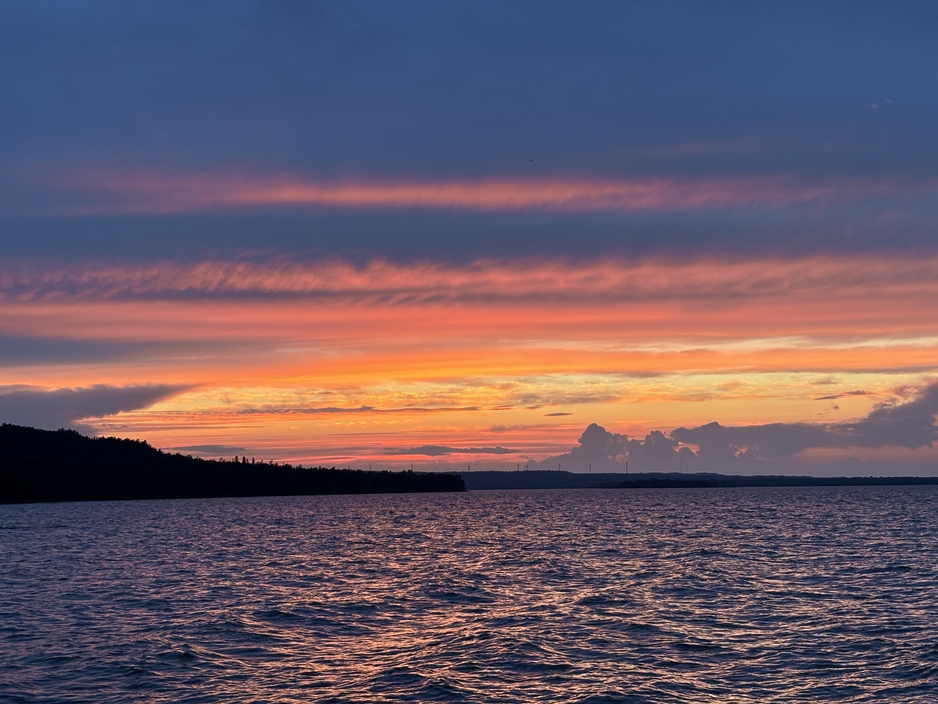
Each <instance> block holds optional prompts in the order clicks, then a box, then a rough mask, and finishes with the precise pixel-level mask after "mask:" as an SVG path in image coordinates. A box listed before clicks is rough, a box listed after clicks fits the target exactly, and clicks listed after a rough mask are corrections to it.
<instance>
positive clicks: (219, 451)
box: [166, 445, 245, 457]
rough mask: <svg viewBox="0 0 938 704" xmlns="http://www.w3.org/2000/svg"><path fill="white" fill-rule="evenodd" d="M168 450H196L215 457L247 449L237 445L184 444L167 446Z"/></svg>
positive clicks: (198, 452) (183, 451)
mask: <svg viewBox="0 0 938 704" xmlns="http://www.w3.org/2000/svg"><path fill="white" fill-rule="evenodd" d="M166 449H167V450H171V451H173V452H182V453H186V452H195V453H197V454H201V455H211V456H213V457H219V456H227V455H230V454H231V453H234V454H239V453H241V452H244V451H245V448H243V447H239V446H237V445H183V446H182V447H167V448H166Z"/></svg>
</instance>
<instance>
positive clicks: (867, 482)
mask: <svg viewBox="0 0 938 704" xmlns="http://www.w3.org/2000/svg"><path fill="white" fill-rule="evenodd" d="M461 476H462V478H463V479H464V480H465V482H466V488H467V489H468V490H469V491H473V490H476V491H478V490H483V489H606V488H608V489H654V488H694V487H731V486H878V485H905V484H938V477H810V476H788V475H783V474H772V475H755V476H740V475H733V474H715V473H712V472H700V473H696V474H689V473H682V472H643V473H640V474H622V473H601V474H581V473H577V472H563V471H560V470H556V469H553V470H524V471H520V472H497V471H491V472H485V471H481V472H462V473H461Z"/></svg>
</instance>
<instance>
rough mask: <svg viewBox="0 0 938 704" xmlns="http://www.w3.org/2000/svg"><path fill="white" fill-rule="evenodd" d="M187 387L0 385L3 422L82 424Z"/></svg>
mask: <svg viewBox="0 0 938 704" xmlns="http://www.w3.org/2000/svg"><path fill="white" fill-rule="evenodd" d="M185 389H186V387H185V386H172V385H167V384H151V385H145V386H123V387H121V386H110V385H107V384H96V385H94V386H90V387H80V388H59V389H43V388H37V387H32V386H0V422H3V423H15V424H17V425H31V426H34V427H37V428H47V429H50V430H57V429H59V428H67V427H72V426H76V425H79V426H80V425H81V421H83V420H88V419H92V418H104V417H107V416H113V415H115V414H117V413H121V412H124V411H135V410H139V409H141V408H147V407H149V406H152V405H153V404H154V403H156V402H157V401H161V400H163V399H166V398H169V397H170V396H173V395H175V394H178V393H180V392H182V391H185Z"/></svg>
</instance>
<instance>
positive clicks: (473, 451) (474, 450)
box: [384, 445, 518, 457]
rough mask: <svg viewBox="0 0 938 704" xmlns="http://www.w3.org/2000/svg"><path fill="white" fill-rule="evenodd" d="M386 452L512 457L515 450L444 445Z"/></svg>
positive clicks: (399, 448)
mask: <svg viewBox="0 0 938 704" xmlns="http://www.w3.org/2000/svg"><path fill="white" fill-rule="evenodd" d="M384 449H385V451H386V452H390V453H391V454H394V455H427V456H430V457H439V456H442V455H513V454H516V453H517V452H518V451H517V450H510V449H508V448H506V447H500V446H496V447H447V446H445V445H421V446H419V447H410V448H404V447H386V448H384Z"/></svg>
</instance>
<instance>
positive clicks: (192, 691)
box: [0, 487, 938, 702]
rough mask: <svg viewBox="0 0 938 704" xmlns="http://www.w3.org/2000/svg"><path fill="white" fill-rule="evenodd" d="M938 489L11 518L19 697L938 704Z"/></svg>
mask: <svg viewBox="0 0 938 704" xmlns="http://www.w3.org/2000/svg"><path fill="white" fill-rule="evenodd" d="M936 538H938V487H856V488H821V487H812V488H787V489H771V488H758V489H678V490H618V491H616V490H608V491H605V490H583V491H527V492H521V491H517V492H509V491H506V492H473V493H469V494H434V495H391V496H341V497H299V498H297V497H291V498H258V499H213V500H190V501H137V502H134V501H127V502H114V503H76V504H35V505H24V506H0V578H2V579H0V700H3V701H22V702H62V701H93V702H108V701H112V702H118V701H119V702H129V701H147V702H177V701H187V702H188V701H191V702H216V701H217V702H230V701H296V702H299V701H369V702H372V701H437V700H439V701H473V702H476V701H478V702H484V701H590V702H601V701H610V702H612V701H634V702H643V701H649V702H662V701H714V702H732V701H794V700H798V701H820V700H837V701H845V700H846V701H868V700H869V701H872V700H883V699H888V700H890V701H938V664H936V663H938V541H936Z"/></svg>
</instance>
